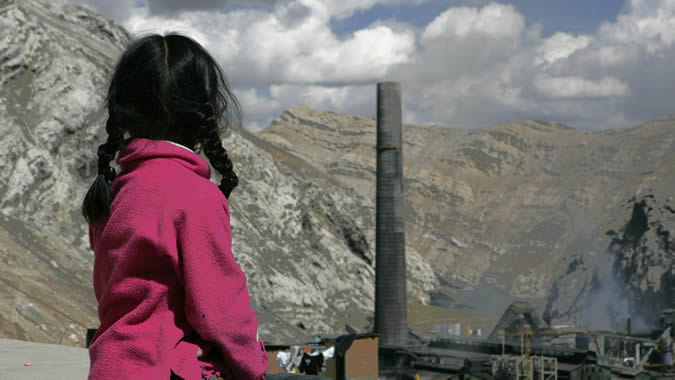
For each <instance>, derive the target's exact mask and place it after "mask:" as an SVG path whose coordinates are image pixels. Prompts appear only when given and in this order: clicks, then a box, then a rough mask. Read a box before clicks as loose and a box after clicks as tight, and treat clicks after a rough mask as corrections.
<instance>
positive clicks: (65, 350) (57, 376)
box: [0, 339, 89, 380]
mask: <svg viewBox="0 0 675 380" xmlns="http://www.w3.org/2000/svg"><path fill="white" fill-rule="evenodd" d="M27 363H30V366H27V365H26V364H27ZM88 374H89V352H88V351H87V349H85V348H76V347H67V346H60V345H56V344H45V343H33V342H24V341H21V340H13V339H0V380H44V379H49V380H79V379H86V378H87V375H88Z"/></svg>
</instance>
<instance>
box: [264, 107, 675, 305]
mask: <svg viewBox="0 0 675 380" xmlns="http://www.w3.org/2000/svg"><path fill="white" fill-rule="evenodd" d="M674 127H675V118H672V117H666V118H662V119H658V120H655V121H653V122H649V123H646V124H644V125H640V126H637V127H634V128H630V129H626V130H619V131H617V130H610V131H604V132H598V133H590V132H584V131H580V130H575V129H572V128H569V127H566V126H564V125H561V124H555V123H547V122H540V121H523V122H517V123H510V124H503V125H497V126H494V127H490V128H484V129H478V130H462V129H454V128H445V127H421V126H405V127H404V131H403V134H404V140H405V145H404V153H403V157H404V173H405V176H406V182H405V184H406V188H405V191H406V213H407V224H406V234H407V236H406V241H407V244H408V248H409V250H414V251H417V252H420V254H421V255H422V256H423V257H424V258H426V259H427V260H428V261H429V262H430V263H432V265H433V267H434V269H435V270H436V273H437V274H438V275H439V277H440V278H441V280H442V282H443V286H442V287H441V289H440V292H438V293H436V294H437V295H438V294H440V296H439V297H436V300H437V301H438V302H439V303H441V304H444V305H446V306H453V305H454V306H458V305H456V302H454V301H455V300H457V295H458V294H459V290H461V289H468V288H472V287H475V286H485V285H488V286H489V285H492V286H495V287H498V288H500V289H502V290H505V291H506V292H507V293H508V294H510V295H512V296H514V297H518V298H522V299H527V300H530V301H532V302H534V304H536V305H538V308H539V311H540V312H542V311H543V310H544V309H545V307H544V306H545V305H544V304H545V302H544V301H545V300H546V298H547V297H548V298H549V299H550V298H556V301H555V304H556V308H558V309H559V310H560V311H561V313H562V311H563V310H564V311H565V312H567V311H568V310H570V309H574V308H573V307H572V306H571V305H572V304H573V303H574V300H575V299H576V298H577V297H579V294H580V293H582V289H583V284H584V282H585V281H586V280H589V281H590V277H592V276H591V275H592V270H590V271H587V272H583V271H581V269H582V268H583V266H579V263H593V262H594V260H596V261H597V260H599V259H598V258H599V257H601V255H598V254H599V253H602V252H604V251H606V250H607V247H608V245H609V243H610V238H609V237H608V236H606V235H605V232H606V231H607V230H608V229H610V228H618V227H616V226H615V224H616V223H617V221H623V220H625V211H624V206H625V202H626V200H628V199H630V198H631V197H632V196H634V195H635V194H639V193H641V192H644V191H646V189H647V188H649V187H654V186H662V187H664V188H667V185H668V184H672V180H671V178H672V177H673V174H675V166H674V165H673V162H675V128H674ZM375 132H376V127H375V120H374V119H373V118H366V117H352V116H345V115H339V114H335V113H330V112H319V111H315V110H311V109H307V108H304V107H296V108H293V109H291V110H289V111H287V112H285V113H284V114H283V115H281V117H279V118H278V119H276V120H275V121H273V123H272V124H271V126H270V127H269V128H267V129H265V130H263V131H262V132H260V133H259V134H258V136H259V137H260V138H262V139H264V140H267V141H269V142H270V143H272V144H274V145H276V146H278V147H279V148H281V149H284V150H286V151H288V152H291V153H293V154H294V155H295V156H297V157H300V158H302V159H303V160H304V161H306V162H312V163H314V164H315V165H316V166H318V167H319V168H320V169H321V172H322V173H324V174H326V175H332V176H335V177H336V178H337V179H338V180H339V181H341V182H342V183H344V184H346V185H348V186H350V187H351V188H353V189H354V190H355V191H357V192H358V193H360V194H361V195H363V196H365V197H369V198H371V199H372V198H373V197H374V194H375V189H374V184H375V181H374V179H375V155H374V153H373V151H374V150H373V147H374V145H375ZM671 189H672V187H671ZM654 265H656V263H655V264H654ZM577 266H578V270H577V271H575V269H577ZM567 271H572V272H575V273H577V274H578V275H579V278H576V277H575V279H574V280H570V281H568V282H567V283H565V284H564V288H565V289H564V291H558V293H559V294H558V295H557V296H556V297H552V296H551V295H550V294H549V293H550V291H551V289H552V285H553V281H554V280H555V279H556V278H557V277H559V276H561V275H562V274H564V273H566V272H567ZM652 273H653V270H652ZM626 280H627V279H626ZM631 281H632V280H631ZM486 302H487V303H489V302H491V301H490V300H484V299H480V300H473V305H469V306H473V307H476V304H480V303H486ZM501 311H502V310H496V311H495V313H501ZM495 317H497V318H498V317H499V314H496V315H495Z"/></svg>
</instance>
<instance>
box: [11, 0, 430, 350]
mask: <svg viewBox="0 0 675 380" xmlns="http://www.w3.org/2000/svg"><path fill="white" fill-rule="evenodd" d="M129 38H130V37H129V35H128V34H127V33H126V32H125V31H124V30H123V29H122V28H121V27H119V26H117V25H115V24H113V23H111V22H109V21H107V20H105V19H104V18H102V17H101V16H99V15H96V14H94V13H92V12H90V11H88V10H86V9H84V8H80V7H78V6H74V5H71V4H69V3H67V2H62V1H46V0H20V1H19V0H16V1H15V0H3V1H0V168H1V169H2V172H3V176H2V177H1V179H2V181H0V211H1V216H2V218H0V243H1V245H0V247H2V248H1V249H2V256H1V259H2V263H3V265H2V266H0V282H1V283H2V284H3V285H2V286H0V299H2V303H0V336H1V337H8V338H21V339H27V340H37V341H42V342H59V343H63V344H71V345H82V344H83V343H84V331H85V328H86V327H96V326H97V323H98V321H97V318H96V301H95V299H94V296H93V290H92V287H91V269H92V265H93V256H92V252H91V251H90V249H89V241H88V234H87V226H86V224H85V222H84V220H83V218H82V217H81V215H80V205H81V202H82V199H83V197H84V194H85V193H86V191H87V189H88V188H89V185H90V184H91V182H92V181H93V179H94V176H95V174H96V173H95V170H96V156H95V152H96V149H97V147H98V145H99V144H100V143H102V142H103V141H104V140H105V138H106V135H105V130H104V122H105V116H106V113H105V112H104V110H103V109H102V107H101V106H102V104H103V99H104V97H105V91H106V82H107V80H108V77H109V75H110V72H111V69H112V66H113V65H114V63H115V61H116V59H117V57H118V55H119V54H120V52H121V51H122V49H123V48H124V46H125V45H126V43H127V42H128V40H129ZM225 144H226V146H227V147H228V149H229V150H230V152H231V156H232V157H233V160H234V162H235V165H236V168H237V171H238V173H239V175H240V178H241V184H240V186H239V187H238V188H237V190H236V192H235V193H234V194H233V196H232V198H231V210H232V227H233V232H234V239H233V240H234V241H233V246H234V247H233V248H234V252H235V256H236V259H237V261H238V262H239V264H240V265H241V266H242V268H243V269H244V271H245V272H246V273H247V275H248V281H249V282H248V284H249V288H250V290H251V295H252V299H253V303H254V308H255V309H256V310H257V312H258V315H259V317H260V320H261V329H260V330H261V337H262V338H263V339H264V340H265V341H267V342H271V343H281V342H289V341H290V342H293V341H298V340H302V341H304V340H306V339H308V337H311V335H312V334H316V333H339V332H341V331H344V328H345V324H347V323H348V324H350V325H351V326H353V327H354V328H356V329H359V330H364V329H365V328H366V327H367V326H368V324H369V318H370V317H371V314H372V310H373V304H374V289H373V284H374V270H373V266H374V246H373V241H374V229H373V225H374V205H373V203H372V202H371V201H370V199H368V198H367V197H364V196H362V195H360V194H359V193H358V192H356V191H355V190H353V189H351V188H349V187H347V186H344V185H342V184H341V183H339V182H337V181H335V180H334V179H333V178H332V177H331V176H329V175H325V174H322V173H320V172H318V171H317V170H316V169H315V168H314V167H312V166H311V165H307V164H305V163H303V162H301V160H295V159H294V158H293V157H291V156H290V155H288V154H287V153H286V152H283V151H281V150H279V149H277V148H275V147H273V146H272V145H270V144H268V143H266V142H264V141H261V140H259V139H258V138H257V137H255V136H252V135H250V134H248V133H246V132H245V131H243V130H240V129H237V130H234V131H233V133H231V134H230V136H229V137H227V139H226V141H225ZM212 172H214V173H215V171H212ZM212 179H213V180H214V181H218V179H217V178H212ZM408 260H409V269H410V276H409V277H410V279H411V280H410V281H409V290H410V295H411V299H414V300H418V301H419V302H426V301H428V300H429V293H430V291H431V290H433V289H434V288H435V287H436V285H437V280H436V277H435V276H434V274H433V270H432V269H431V267H430V266H429V264H428V263H427V262H426V261H425V260H424V259H423V258H422V257H421V256H419V255H417V254H416V253H415V252H411V253H410V255H409V256H408Z"/></svg>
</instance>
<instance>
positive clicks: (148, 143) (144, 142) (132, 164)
mask: <svg viewBox="0 0 675 380" xmlns="http://www.w3.org/2000/svg"><path fill="white" fill-rule="evenodd" d="M151 159H168V160H172V161H174V162H176V163H178V164H180V165H182V166H184V167H185V168H187V169H189V170H191V171H193V172H195V173H196V174H198V175H200V176H202V177H204V178H206V179H210V178H211V168H210V167H209V164H208V163H207V162H206V160H204V159H203V158H202V157H201V156H199V155H198V154H197V153H195V152H193V151H192V150H190V149H188V148H186V147H183V146H178V145H176V144H173V143H172V142H170V141H167V140H152V139H148V138H144V137H135V138H132V139H130V140H128V141H127V144H126V146H125V147H124V148H123V149H122V151H120V153H119V156H118V158H117V160H115V162H116V163H117V164H118V165H119V166H120V171H121V172H120V174H124V173H128V172H130V171H132V170H134V169H135V168H136V167H137V166H138V165H139V164H141V163H142V162H145V161H147V160H151Z"/></svg>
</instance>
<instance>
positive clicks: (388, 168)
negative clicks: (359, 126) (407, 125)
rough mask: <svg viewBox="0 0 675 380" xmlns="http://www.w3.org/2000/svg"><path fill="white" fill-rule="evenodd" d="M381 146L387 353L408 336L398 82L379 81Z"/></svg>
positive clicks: (381, 308) (378, 299)
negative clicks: (388, 349)
mask: <svg viewBox="0 0 675 380" xmlns="http://www.w3.org/2000/svg"><path fill="white" fill-rule="evenodd" d="M376 150H377V190H376V206H375V207H376V211H375V213H376V217H375V218H376V231H375V260H376V264H375V265H376V266H375V332H376V333H377V334H378V335H379V341H380V351H381V352H382V348H393V347H396V346H401V345H404V344H405V343H406V341H407V337H408V310H407V304H408V302H407V297H406V268H405V267H406V265H405V236H404V235H405V234H404V230H405V226H404V214H403V152H402V149H401V87H400V85H399V83H397V82H383V83H378V84H377V146H376ZM382 359H386V358H382ZM385 361H387V360H385ZM381 364H384V365H386V363H382V362H381Z"/></svg>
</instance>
